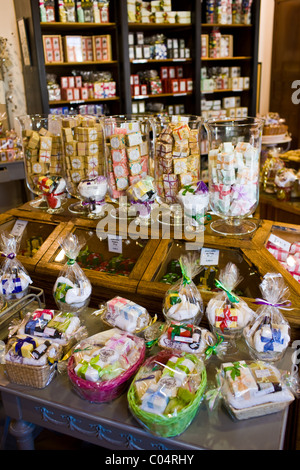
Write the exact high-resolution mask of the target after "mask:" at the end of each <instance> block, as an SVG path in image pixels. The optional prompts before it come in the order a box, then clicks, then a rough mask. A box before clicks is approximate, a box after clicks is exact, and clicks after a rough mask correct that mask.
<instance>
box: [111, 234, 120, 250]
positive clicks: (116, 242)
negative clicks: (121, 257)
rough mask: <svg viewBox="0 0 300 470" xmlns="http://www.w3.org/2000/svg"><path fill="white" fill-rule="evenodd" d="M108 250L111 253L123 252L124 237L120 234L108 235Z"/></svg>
mask: <svg viewBox="0 0 300 470" xmlns="http://www.w3.org/2000/svg"><path fill="white" fill-rule="evenodd" d="M108 251H110V252H111V253H122V237H121V236H119V235H108Z"/></svg>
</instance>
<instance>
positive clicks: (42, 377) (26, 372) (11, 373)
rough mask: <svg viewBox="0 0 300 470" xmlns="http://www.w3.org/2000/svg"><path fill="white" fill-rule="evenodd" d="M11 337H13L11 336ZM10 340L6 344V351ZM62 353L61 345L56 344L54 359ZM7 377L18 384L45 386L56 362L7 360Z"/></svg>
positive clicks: (54, 368) (51, 376) (50, 378)
mask: <svg viewBox="0 0 300 470" xmlns="http://www.w3.org/2000/svg"><path fill="white" fill-rule="evenodd" d="M12 339H13V338H12ZM11 344H12V341H9V342H8V344H7V351H8V349H9V348H10V346H11ZM61 355H62V348H61V346H57V356H56V360H58V359H60V357H61ZM4 369H5V372H6V374H7V377H8V378H9V380H10V382H13V383H15V384H19V385H27V386H29V387H34V388H45V387H46V386H47V385H48V384H49V383H50V382H51V380H52V379H53V377H54V375H55V372H56V363H54V364H49V363H47V364H45V365H43V366H35V365H29V364H19V363H17V362H12V361H7V360H6V362H5V366H4Z"/></svg>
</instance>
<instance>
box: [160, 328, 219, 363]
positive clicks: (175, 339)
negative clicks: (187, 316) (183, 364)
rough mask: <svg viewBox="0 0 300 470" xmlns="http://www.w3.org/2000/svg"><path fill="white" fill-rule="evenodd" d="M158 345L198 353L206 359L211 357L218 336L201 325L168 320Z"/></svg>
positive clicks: (168, 348) (163, 347)
mask: <svg viewBox="0 0 300 470" xmlns="http://www.w3.org/2000/svg"><path fill="white" fill-rule="evenodd" d="M158 346H159V347H160V348H162V349H167V350H176V351H180V352H185V353H191V354H196V355H199V356H202V357H203V358H204V359H205V358H209V357H211V355H212V354H213V350H214V347H217V338H216V337H215V336H214V335H213V334H212V333H211V332H210V331H208V330H207V329H206V328H202V327H200V326H196V325H192V324H188V323H180V322H168V323H166V324H165V327H164V329H163V331H162V333H161V335H160V338H159V340H158Z"/></svg>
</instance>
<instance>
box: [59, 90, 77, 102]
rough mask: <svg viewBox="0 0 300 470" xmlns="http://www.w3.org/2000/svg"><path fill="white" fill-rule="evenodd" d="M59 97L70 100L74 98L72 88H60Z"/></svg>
mask: <svg viewBox="0 0 300 470" xmlns="http://www.w3.org/2000/svg"><path fill="white" fill-rule="evenodd" d="M61 99H62V100H64V101H72V100H73V99H74V95H73V88H62V90H61Z"/></svg>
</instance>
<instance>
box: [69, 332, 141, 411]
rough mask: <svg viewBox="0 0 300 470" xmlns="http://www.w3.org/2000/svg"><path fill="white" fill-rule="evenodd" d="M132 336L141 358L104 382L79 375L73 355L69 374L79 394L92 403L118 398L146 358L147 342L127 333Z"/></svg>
mask: <svg viewBox="0 0 300 470" xmlns="http://www.w3.org/2000/svg"><path fill="white" fill-rule="evenodd" d="M127 336H128V337H129V338H131V339H132V340H133V341H134V342H135V345H136V347H137V348H138V350H139V359H138V361H137V362H136V363H135V364H133V365H132V366H131V367H130V368H129V369H127V370H126V371H125V372H123V373H122V374H120V375H119V376H118V377H116V378H114V379H112V380H106V381H103V382H91V381H89V380H85V379H82V378H81V377H78V376H77V375H76V373H75V371H74V369H75V360H74V356H71V357H70V359H69V361H68V375H69V378H70V380H71V382H72V384H73V387H74V389H75V391H76V392H77V393H78V395H79V396H80V397H81V398H83V399H85V400H88V401H90V402H92V403H103V402H108V401H111V400H114V399H115V398H118V397H119V396H120V395H121V394H122V393H123V392H124V390H125V389H126V387H127V385H128V380H129V379H130V378H131V377H132V376H133V375H134V374H135V373H136V371H137V370H138V368H139V367H140V366H141V365H142V363H143V361H144V359H145V352H146V346H145V342H144V341H143V340H142V339H141V338H138V337H137V336H133V335H129V334H127Z"/></svg>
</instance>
